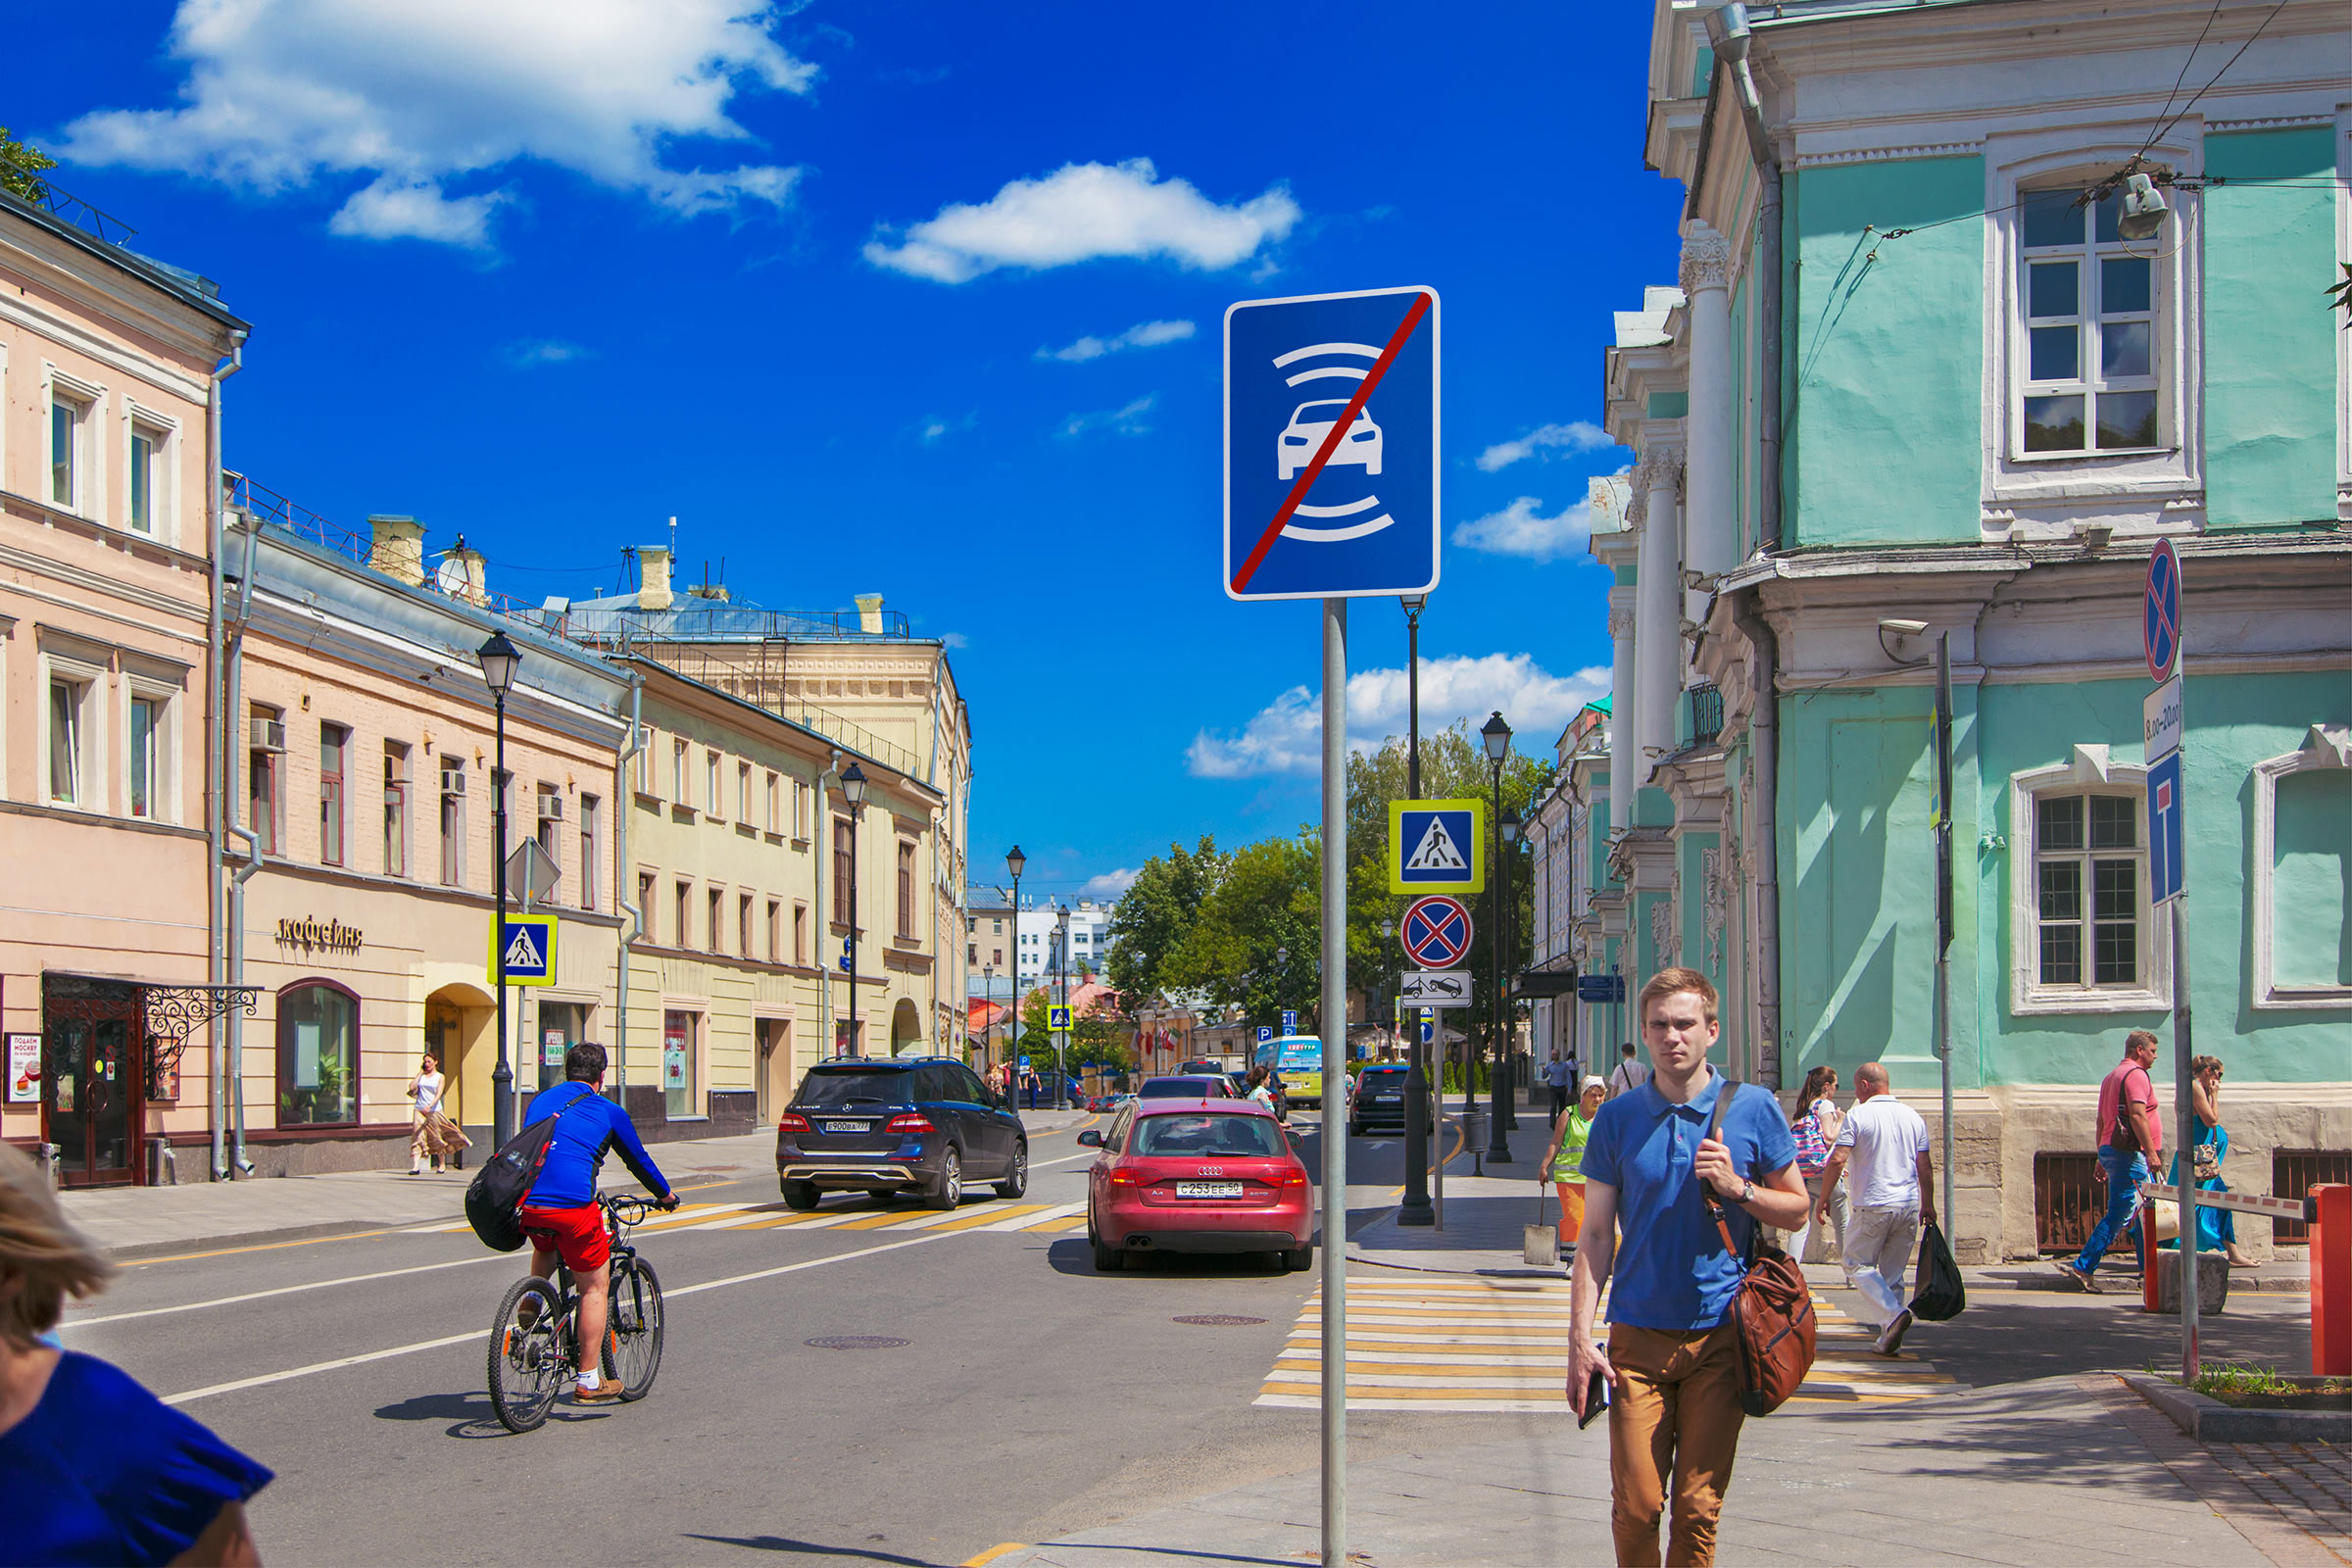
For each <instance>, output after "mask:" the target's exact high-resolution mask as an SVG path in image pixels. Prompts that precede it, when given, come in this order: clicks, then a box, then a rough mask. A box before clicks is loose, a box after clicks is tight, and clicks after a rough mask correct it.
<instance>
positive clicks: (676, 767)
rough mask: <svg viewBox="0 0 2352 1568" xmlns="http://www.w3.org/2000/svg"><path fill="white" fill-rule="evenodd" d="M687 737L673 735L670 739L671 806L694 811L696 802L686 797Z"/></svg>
mask: <svg viewBox="0 0 2352 1568" xmlns="http://www.w3.org/2000/svg"><path fill="white" fill-rule="evenodd" d="M686 752H687V746H686V737H685V736H683V735H672V736H671V737H670V738H669V799H670V804H671V805H673V806H683V807H686V808H687V809H693V806H694V802H693V801H691V800H689V799H687V796H686Z"/></svg>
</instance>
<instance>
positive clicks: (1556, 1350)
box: [1255, 1275, 1959, 1415]
mask: <svg viewBox="0 0 2352 1568" xmlns="http://www.w3.org/2000/svg"><path fill="white" fill-rule="evenodd" d="M1603 1306H1604V1308H1605V1306H1606V1301H1605V1299H1604V1301H1603ZM1813 1311H1814V1314H1815V1316H1816V1317H1817V1319H1818V1320H1819V1322H1818V1328H1817V1343H1818V1347H1819V1353H1818V1358H1817V1359H1816V1360H1815V1361H1814V1363H1813V1370H1812V1372H1811V1374H1810V1375H1808V1376H1807V1377H1806V1379H1805V1381H1804V1383H1803V1385H1802V1386H1801V1387H1799V1388H1798V1390H1797V1392H1796V1394H1795V1396H1794V1397H1793V1398H1792V1399H1791V1400H1790V1401H1789V1402H1790V1403H1791V1404H1801V1405H1811V1406H1825V1405H1835V1404H1894V1403H1902V1402H1905V1401H1908V1400H1912V1399H1923V1398H1930V1397H1934V1396H1936V1395H1938V1394H1949V1393H1952V1392H1955V1391H1956V1390H1957V1388H1958V1387H1959V1385H1958V1381H1957V1380H1956V1379H1954V1378H1952V1377H1951V1376H1950V1375H1948V1374H1946V1373H1943V1372H1940V1371H1937V1370H1936V1366H1935V1364H1934V1363H1933V1362H1930V1361H1925V1360H1922V1359H1921V1358H1920V1357H1919V1356H1917V1355H1916V1354H1913V1353H1911V1352H1909V1351H1906V1352H1904V1353H1903V1354H1901V1355H1899V1356H1884V1355H1881V1354H1879V1353H1878V1351H1877V1350H1876V1349H1874V1348H1872V1347H1873V1342H1874V1339H1875V1334H1874V1332H1873V1331H1872V1330H1871V1329H1870V1328H1868V1327H1867V1326H1865V1325H1863V1324H1861V1323H1858V1322H1856V1321H1855V1320H1854V1319H1853V1318H1851V1317H1849V1316H1848V1315H1847V1314H1846V1313H1844V1312H1843V1311H1841V1310H1839V1309H1838V1307H1836V1306H1834V1305H1832V1304H1831V1303H1830V1302H1829V1301H1828V1300H1826V1299H1823V1298H1822V1297H1821V1296H1819V1295H1816V1296H1815V1297H1814V1298H1813ZM1568 1322H1569V1290H1568V1285H1567V1282H1566V1281H1564V1280H1563V1281H1547V1280H1482V1279H1476V1278H1473V1277H1470V1276H1466V1275H1450V1276H1431V1277H1428V1278H1426V1279H1396V1280H1390V1279H1370V1278H1361V1279H1359V1278H1350V1279H1349V1280H1348V1348H1347V1358H1348V1407H1349V1408H1350V1409H1356V1410H1425V1411H1460V1412H1465V1413H1480V1414H1497V1413H1506V1412H1514V1411H1518V1412H1544V1411H1549V1412H1553V1413H1557V1414H1562V1415H1565V1414H1567V1413H1568V1390H1567V1365H1568V1350H1567V1344H1568ZM1322 1335H1323V1295H1322V1292H1321V1291H1320V1290H1318V1291H1317V1292H1316V1293H1315V1294H1314V1295H1313V1296H1312V1297H1310V1298H1308V1299H1307V1302H1306V1305H1305V1307H1304V1308H1303V1309H1302V1310H1301V1311H1300V1312H1299V1322H1298V1325H1297V1327H1295V1328H1294V1329H1292V1331H1291V1335H1290V1339H1289V1341H1288V1343H1286V1344H1285V1345H1284V1346H1283V1348H1282V1350H1281V1352H1280V1353H1279V1354H1278V1355H1277V1356H1276V1357H1275V1361H1274V1365H1273V1368H1272V1369H1271V1370H1270V1371H1269V1372H1268V1373H1267V1375H1266V1379H1265V1382H1264V1383H1263V1385H1262V1386H1261V1387H1260V1388H1259V1390H1258V1395H1257V1398H1256V1401H1255V1402H1256V1403H1258V1404H1262V1405H1273V1406H1278V1407H1286V1408H1291V1409H1308V1410H1312V1409H1317V1408H1320V1406H1321V1403H1322V1376H1323V1347H1322Z"/></svg>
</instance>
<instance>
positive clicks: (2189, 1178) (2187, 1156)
mask: <svg viewBox="0 0 2352 1568" xmlns="http://www.w3.org/2000/svg"><path fill="white" fill-rule="evenodd" d="M2172 925H2173V1159H2174V1162H2175V1163H2177V1164H2178V1165H2179V1166H2180V1181H2179V1182H2178V1183H2176V1185H2177V1186H2178V1187H2179V1188H2180V1381H2181V1382H2182V1383H2183V1384H2193V1383H2195V1382H2196V1380H2197V1371H2198V1356H2197V1162H2196V1159H2195V1157H2194V1156H2193V1155H2192V1154H2191V1153H2190V1152H2189V1143H2190V1140H2191V1139H2192V1138H2193V1137H2194V1136H2195V1129H2194V1127H2193V1125H2192V1122H2191V1118H2192V1117H2193V1116H2194V1115H2195V1114H2196V1105H2195V1102H2194V1101H2193V1100H2192V1099H2191V1098H2190V1096H2189V1085H2190V1084H2191V1083H2192V1082H2194V1081H2195V1074H2193V1073H2192V1072H2190V1071H2189V1065H2188V1064H2189V1038H2188V898H2187V895H2185V894H2183V895H2181V896H2180V897H2179V898H2176V899H2174V900H2173V920H2172ZM2148 1175H2149V1177H2150V1178H2151V1179H2153V1180H2162V1179H2163V1178H2162V1176H2161V1174H2160V1173H2158V1172H2156V1171H2150V1172H2148ZM2157 1255H2158V1254H2157V1252H2156V1250H2155V1248H2154V1247H2150V1248H2149V1249H2148V1267H2150V1268H2155V1267H2156V1266H2157ZM2228 1266H2229V1264H2228V1263H2227V1262H2225V1263H2224V1264H2223V1267H2225V1268H2227V1267H2228Z"/></svg>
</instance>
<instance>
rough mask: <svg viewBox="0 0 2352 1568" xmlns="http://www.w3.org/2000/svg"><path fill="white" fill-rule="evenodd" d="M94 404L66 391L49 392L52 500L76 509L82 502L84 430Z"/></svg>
mask: <svg viewBox="0 0 2352 1568" xmlns="http://www.w3.org/2000/svg"><path fill="white" fill-rule="evenodd" d="M89 413H90V406H89V405H88V404H87V403H83V402H80V401H78V400H77V399H74V398H71V397H68V396H66V395H65V394H64V393H63V392H58V391H52V392H51V393H50V394H49V499H50V501H51V502H52V503H53V504H55V505H57V506H60V507H63V508H65V509H66V510H67V511H69V512H72V511H73V510H75V509H77V508H78V507H79V506H80V505H81V490H82V471H83V468H84V466H85V465H84V463H83V457H82V450H81V440H82V430H83V428H84V426H85V425H87V423H88V422H89Z"/></svg>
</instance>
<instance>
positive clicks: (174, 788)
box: [117, 673, 180, 822]
mask: <svg viewBox="0 0 2352 1568" xmlns="http://www.w3.org/2000/svg"><path fill="white" fill-rule="evenodd" d="M123 686H124V688H125V690H124V692H123V765H122V777H121V778H120V779H119V780H118V782H117V787H118V788H119V789H120V790H121V791H122V799H123V815H124V816H126V817H130V819H131V820H132V821H134V822H177V821H178V820H179V766H178V762H179V696H180V692H179V688H177V687H175V686H172V685H170V684H168V683H166V682H164V681H160V680H155V679H152V678H150V677H147V676H144V675H139V674H135V673H132V674H126V675H125V676H124V678H123ZM134 702H140V703H152V704H154V705H155V710H156V715H155V733H154V735H153V737H152V738H151V744H152V745H153V746H154V747H155V777H154V778H153V779H151V780H149V782H148V797H147V808H148V809H147V814H146V815H145V816H132V815H131V809H130V801H131V788H130V784H131V779H130V768H131V761H132V752H131V736H130V705H131V704H132V703H134Z"/></svg>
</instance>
